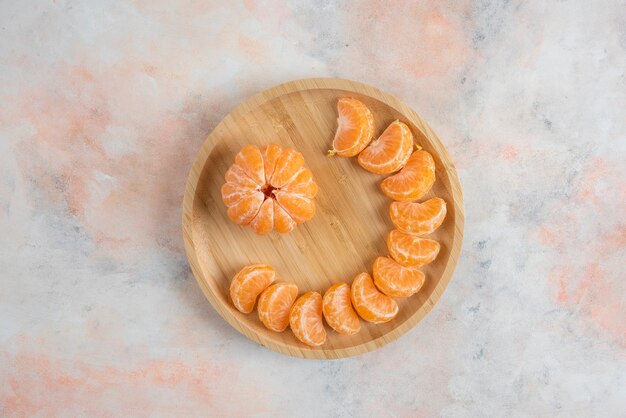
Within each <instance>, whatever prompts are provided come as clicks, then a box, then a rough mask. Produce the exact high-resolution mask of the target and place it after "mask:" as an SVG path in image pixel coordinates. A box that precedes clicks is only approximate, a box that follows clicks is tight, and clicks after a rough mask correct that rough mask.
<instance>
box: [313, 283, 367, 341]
mask: <svg viewBox="0 0 626 418" xmlns="http://www.w3.org/2000/svg"><path fill="white" fill-rule="evenodd" d="M322 312H323V313H324V318H325V319H326V322H327V323H328V325H330V327H331V328H332V329H334V330H335V331H337V332H338V333H340V334H345V335H354V334H356V333H357V332H359V331H360V330H361V321H359V316H358V315H357V313H356V311H355V310H354V308H353V307H352V301H351V300H350V285H349V284H347V283H343V282H339V283H335V284H334V285H332V286H331V287H330V288H328V290H327V291H326V293H324V298H323V301H322Z"/></svg>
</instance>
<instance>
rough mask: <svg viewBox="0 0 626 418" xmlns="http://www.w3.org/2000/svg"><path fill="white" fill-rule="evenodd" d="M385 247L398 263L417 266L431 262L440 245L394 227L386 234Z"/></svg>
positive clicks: (435, 256)
mask: <svg viewBox="0 0 626 418" xmlns="http://www.w3.org/2000/svg"><path fill="white" fill-rule="evenodd" d="M387 248H388V249H389V254H390V255H391V257H393V259H394V260H396V261H397V262H398V263H400V264H402V265H403V266H405V267H417V266H424V265H426V264H429V263H432V262H433V260H434V259H435V258H437V254H439V249H440V248H441V246H440V245H439V243H438V242H437V241H435V240H432V239H428V238H420V237H418V236H415V235H412V234H407V233H406V232H402V231H400V230H399V229H394V230H393V231H391V232H390V233H389V235H388V236H387Z"/></svg>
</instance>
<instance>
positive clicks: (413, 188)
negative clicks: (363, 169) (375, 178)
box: [380, 150, 435, 201]
mask: <svg viewBox="0 0 626 418" xmlns="http://www.w3.org/2000/svg"><path fill="white" fill-rule="evenodd" d="M434 183H435V161H434V160H433V157H432V155H430V154H429V153H428V152H426V151H421V150H420V151H415V152H414V153H413V154H411V157H410V158H409V161H408V162H407V163H406V165H405V166H404V168H403V169H402V170H400V172H399V173H397V174H394V175H393V176H389V177H387V178H386V179H384V180H383V181H382V183H381V184H380V188H381V189H382V191H383V193H385V194H386V195H387V196H388V197H390V198H391V199H393V200H399V201H408V200H416V199H419V198H420V197H422V196H424V195H425V194H426V193H428V191H429V190H430V188H431V187H432V186H433V184H434Z"/></svg>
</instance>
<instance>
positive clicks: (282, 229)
mask: <svg viewBox="0 0 626 418" xmlns="http://www.w3.org/2000/svg"><path fill="white" fill-rule="evenodd" d="M272 200H273V199H272ZM296 225H297V224H296V221H294V220H293V219H292V218H291V216H289V214H288V213H287V212H286V211H285V209H283V207H282V206H280V204H279V203H278V202H277V201H276V200H274V228H275V229H276V232H278V233H280V234H286V233H287V232H291V231H293V229H294V228H295V227H296Z"/></svg>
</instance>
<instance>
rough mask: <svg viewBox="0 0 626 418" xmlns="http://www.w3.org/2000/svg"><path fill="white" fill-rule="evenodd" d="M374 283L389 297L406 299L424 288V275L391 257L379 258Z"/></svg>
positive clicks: (375, 268)
mask: <svg viewBox="0 0 626 418" xmlns="http://www.w3.org/2000/svg"><path fill="white" fill-rule="evenodd" d="M374 283H375V284H376V287H377V288H378V289H380V291H381V292H383V293H384V294H385V295H387V296H392V297H397V298H406V297H409V296H411V295H413V294H415V293H417V292H418V291H419V290H420V289H421V288H422V286H423V285H424V273H422V272H421V271H420V270H418V269H416V268H415V267H404V266H403V265H401V264H399V263H398V262H396V261H395V260H393V259H391V258H389V257H378V258H377V259H376V261H374Z"/></svg>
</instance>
